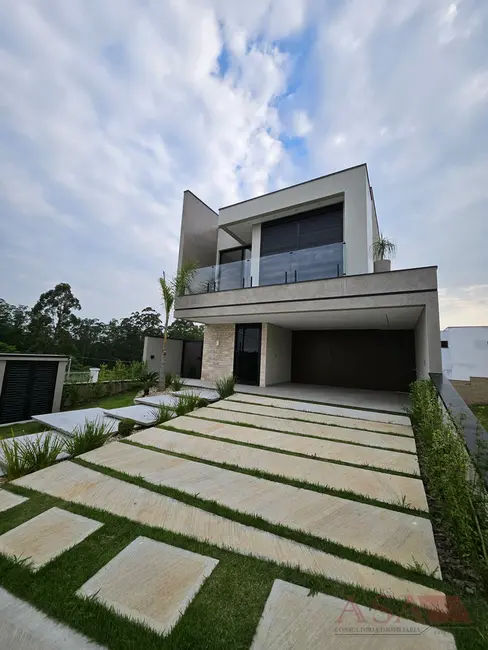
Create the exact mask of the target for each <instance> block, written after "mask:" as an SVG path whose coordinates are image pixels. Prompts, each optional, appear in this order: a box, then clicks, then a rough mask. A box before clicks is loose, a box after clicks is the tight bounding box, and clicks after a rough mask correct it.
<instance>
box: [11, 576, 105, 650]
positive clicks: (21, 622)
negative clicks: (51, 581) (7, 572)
mask: <svg viewBox="0 0 488 650" xmlns="http://www.w3.org/2000/svg"><path fill="white" fill-rule="evenodd" d="M0 648H1V649H2V650H103V648H102V647H101V646H99V645H96V644H95V643H93V642H92V641H90V640H89V639H87V638H86V637H85V636H83V635H81V634H78V633H77V632H75V631H73V630H71V629H70V628H69V627H66V626H65V625H61V624H60V623H58V622H57V621H53V620H52V619H50V618H48V617H47V616H46V615H45V614H43V613H42V612H40V611H39V610H37V609H35V608H34V607H32V606H31V605H29V604H28V603H25V602H23V601H22V600H19V599H18V598H15V596H12V594H10V593H9V592H8V591H6V590H5V589H2V588H1V587H0Z"/></svg>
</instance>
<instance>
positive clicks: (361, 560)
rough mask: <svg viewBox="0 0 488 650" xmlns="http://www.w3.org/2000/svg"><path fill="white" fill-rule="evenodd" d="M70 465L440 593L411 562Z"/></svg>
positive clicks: (120, 475) (139, 480) (437, 583)
mask: <svg viewBox="0 0 488 650" xmlns="http://www.w3.org/2000/svg"><path fill="white" fill-rule="evenodd" d="M73 462H76V463H77V464H79V465H82V466H83V467H87V468H89V469H92V470H95V471H96V472H99V473H101V474H106V475H107V476H112V477H113V478H117V479H119V480H121V481H125V482H126V483H132V485H138V486H139V487H142V488H144V489H146V490H150V491H151V492H156V493H158V494H162V495H164V496H167V497H171V498H172V499H175V500H177V501H181V502H182V503H185V504H187V505H189V506H194V507H195V508H200V510H205V511H206V512H211V513H212V514H214V515H218V516H220V517H224V518H225V519H229V520H231V521H236V522H238V523H240V524H243V525H245V526H251V527H252V528H258V529H260V530H264V531H266V532H267V533H271V534H273V535H277V536H279V537H284V538H286V539H290V540H292V541H294V542H298V543H299V544H305V545H306V546H310V547H312V548H315V549H317V550H319V551H323V552H324V553H329V554H331V555H336V556H337V557H341V558H344V559H346V560H350V561H352V562H356V563H358V564H364V565H365V566H369V567H372V568H373V569H378V570H379V571H383V572H385V573H390V574H391V575H395V576H397V577H398V578H403V579H405V580H410V581H412V582H417V583H421V584H425V585H426V586H428V587H432V588H433V589H438V590H440V591H442V590H443V588H444V585H443V583H442V581H441V580H437V579H435V578H431V577H430V576H429V575H427V574H426V573H424V572H421V571H419V570H416V569H419V568H420V567H418V566H417V567H415V566H414V564H413V563H412V566H411V568H409V567H405V566H403V565H401V564H398V563H397V562H394V561H393V560H389V559H388V558H385V557H381V556H379V555H375V554H374V553H369V552H368V551H362V550H357V549H353V548H350V547H349V546H345V545H343V544H339V543H336V542H333V541H331V540H328V539H323V538H321V537H317V536H315V535H312V534H310V533H307V532H305V531H302V530H298V529H295V528H289V527H287V526H282V525H278V524H273V523H271V522H270V521H268V520H266V519H264V518H262V517H259V516H258V515H252V514H248V513H245V512H242V511H239V510H233V509H232V508H229V507H228V506H224V505H222V504H220V503H219V502H218V501H214V500H210V499H204V498H202V497H200V496H197V495H192V494H189V493H188V492H184V491H183V490H178V489H176V488H172V487H167V486H165V485H161V484H158V483H152V482H150V481H148V480H146V479H144V478H143V477H142V476H133V475H132V474H128V473H126V472H121V471H120V470H116V469H112V468H110V467H107V466H105V465H98V464H96V463H91V462H88V461H86V460H83V459H81V458H77V459H75V460H74V461H73Z"/></svg>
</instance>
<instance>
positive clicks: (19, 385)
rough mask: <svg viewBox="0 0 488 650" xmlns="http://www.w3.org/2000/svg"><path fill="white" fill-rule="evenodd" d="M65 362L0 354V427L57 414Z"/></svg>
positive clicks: (56, 358)
mask: <svg viewBox="0 0 488 650" xmlns="http://www.w3.org/2000/svg"><path fill="white" fill-rule="evenodd" d="M68 361H69V358H68V357H65V356H60V355H57V354H17V353H15V352H14V353H9V354H0V425H4V424H10V423H14V422H22V421H25V420H29V419H30V418H31V417H32V416H33V415H40V414H41V413H54V412H56V411H59V410H60V407H61V397H62V394H63V384H64V379H65V374H66V366H67V364H68Z"/></svg>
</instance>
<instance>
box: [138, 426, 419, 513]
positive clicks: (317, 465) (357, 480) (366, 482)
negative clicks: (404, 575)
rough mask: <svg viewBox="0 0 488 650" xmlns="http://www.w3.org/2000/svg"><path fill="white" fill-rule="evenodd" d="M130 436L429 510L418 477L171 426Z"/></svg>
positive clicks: (201, 456) (205, 457) (172, 449)
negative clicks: (292, 453) (340, 463)
mask: <svg viewBox="0 0 488 650" xmlns="http://www.w3.org/2000/svg"><path fill="white" fill-rule="evenodd" d="M188 419H190V418H188ZM191 419H193V418H191ZM172 422H174V420H173V421H172ZM131 440H133V441H134V442H138V443H139V444H142V445H151V446H153V447H157V448H158V449H162V450H164V451H170V452H174V453H177V454H185V455H187V456H193V457H195V458H199V459H201V460H208V461H212V462H215V463H227V464H228V465H233V466H235V467H237V468H239V467H240V468H243V469H251V470H258V471H261V472H266V473H267V474H273V475H275V476H283V477H286V478H289V479H294V480H296V481H304V482H306V483H313V484H316V485H321V486H323V487H329V488H332V489H334V490H348V491H350V492H354V493H356V494H358V495H362V496H367V497H369V498H371V499H376V500H378V501H384V502H386V503H394V504H399V503H405V504H406V505H408V506H410V507H411V508H418V509H420V510H427V499H426V496H425V491H424V486H423V483H422V481H421V480H420V479H418V478H410V477H408V476H398V475H395V474H387V473H384V472H375V471H374V470H370V469H366V468H362V467H350V466H348V465H337V464H334V463H325V462H324V461H321V460H315V459H314V458H302V457H299V456H293V455H291V454H280V453H278V452H276V451H266V450H265V449H255V448H253V447H245V446H244V445H235V444H232V443H231V442H222V441H220V440H212V439H211V438H208V439H205V438H202V437H197V436H192V435H187V434H185V433H179V432H177V431H170V430H168V429H156V428H153V429H145V430H144V431H140V432H138V433H136V434H134V435H133V436H131ZM365 449H366V447H365Z"/></svg>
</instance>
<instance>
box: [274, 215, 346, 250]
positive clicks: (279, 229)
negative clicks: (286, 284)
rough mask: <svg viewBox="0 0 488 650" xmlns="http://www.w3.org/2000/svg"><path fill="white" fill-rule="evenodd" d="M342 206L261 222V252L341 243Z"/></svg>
mask: <svg viewBox="0 0 488 650" xmlns="http://www.w3.org/2000/svg"><path fill="white" fill-rule="evenodd" d="M343 208H344V204H343V203H339V204H335V205H331V206H326V207H323V208H317V209H315V210H309V211H307V212H301V213H300V214H297V215H293V216H291V217H285V218H284V219H280V220H277V221H272V222H269V223H263V225H262V228H261V256H262V257H263V256H266V255H275V254H277V253H286V252H290V251H296V250H302V249H306V248H315V247H317V246H326V245H328V244H336V243H342V241H343V237H344V232H343Z"/></svg>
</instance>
